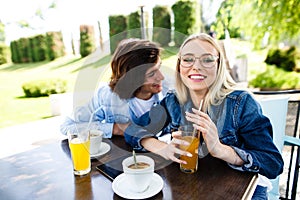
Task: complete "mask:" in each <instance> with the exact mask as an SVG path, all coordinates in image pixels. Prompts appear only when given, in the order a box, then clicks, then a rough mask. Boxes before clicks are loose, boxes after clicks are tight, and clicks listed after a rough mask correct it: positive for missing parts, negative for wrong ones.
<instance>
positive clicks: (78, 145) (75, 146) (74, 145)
mask: <svg viewBox="0 0 300 200" xmlns="http://www.w3.org/2000/svg"><path fill="white" fill-rule="evenodd" d="M69 146H70V150H71V155H72V161H73V167H74V173H75V171H86V170H90V166H91V161H90V140H87V141H85V142H82V141H80V140H79V139H78V138H73V139H72V140H71V142H70V143H69ZM75 174H76V173H75ZM79 175H80V174H79Z"/></svg>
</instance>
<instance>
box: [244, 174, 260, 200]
mask: <svg viewBox="0 0 300 200" xmlns="http://www.w3.org/2000/svg"><path fill="white" fill-rule="evenodd" d="M257 182H258V174H255V175H254V176H253V177H252V179H251V181H250V183H249V185H248V187H247V189H246V191H245V193H244V195H243V197H242V200H248V199H251V198H252V196H253V194H254V191H255V188H256V186H257Z"/></svg>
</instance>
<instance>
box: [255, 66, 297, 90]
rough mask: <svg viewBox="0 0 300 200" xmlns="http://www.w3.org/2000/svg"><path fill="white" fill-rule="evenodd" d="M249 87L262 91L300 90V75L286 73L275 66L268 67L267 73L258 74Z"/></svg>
mask: <svg viewBox="0 0 300 200" xmlns="http://www.w3.org/2000/svg"><path fill="white" fill-rule="evenodd" d="M249 86H252V87H256V88H260V89H261V90H266V89H267V90H284V89H300V74H298V73H296V72H286V71H284V70H283V69H278V68H276V67H274V66H267V70H266V71H265V72H263V73H260V74H258V75H257V76H256V77H255V78H254V79H252V80H251V81H249Z"/></svg>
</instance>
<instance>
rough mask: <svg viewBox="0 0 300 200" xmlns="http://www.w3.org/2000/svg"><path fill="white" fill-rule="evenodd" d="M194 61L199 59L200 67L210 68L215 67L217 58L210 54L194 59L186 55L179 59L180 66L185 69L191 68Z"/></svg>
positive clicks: (192, 56)
mask: <svg viewBox="0 0 300 200" xmlns="http://www.w3.org/2000/svg"><path fill="white" fill-rule="evenodd" d="M196 59H199V61H200V64H201V66H203V67H204V68H211V67H214V66H215V64H216V62H217V60H218V59H219V57H218V56H214V55H211V54H204V55H202V56H200V57H196V56H194V55H193V54H186V55H183V56H181V57H180V65H181V66H182V67H185V68H189V67H192V66H193V65H194V64H195V62H196Z"/></svg>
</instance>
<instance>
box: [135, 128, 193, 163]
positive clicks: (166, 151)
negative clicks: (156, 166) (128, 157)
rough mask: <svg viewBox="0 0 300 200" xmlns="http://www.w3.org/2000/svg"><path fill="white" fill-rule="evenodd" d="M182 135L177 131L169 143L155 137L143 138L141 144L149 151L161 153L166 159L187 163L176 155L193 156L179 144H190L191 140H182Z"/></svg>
mask: <svg viewBox="0 0 300 200" xmlns="http://www.w3.org/2000/svg"><path fill="white" fill-rule="evenodd" d="M180 136H181V133H180V132H179V131H176V132H173V133H172V137H173V139H172V141H171V142H170V143H169V144H167V143H165V142H162V141H159V140H157V139H155V138H145V139H142V140H141V144H142V146H143V147H144V148H145V149H147V150H148V151H151V152H153V153H156V154H158V155H160V156H161V157H163V158H165V159H166V160H172V161H174V162H177V163H182V164H186V162H185V161H183V160H180V159H179V158H177V157H176V154H177V155H186V156H189V157H191V156H192V154H191V153H189V152H187V151H183V150H181V149H179V145H187V146H188V145H189V142H187V141H185V140H181V139H180Z"/></svg>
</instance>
